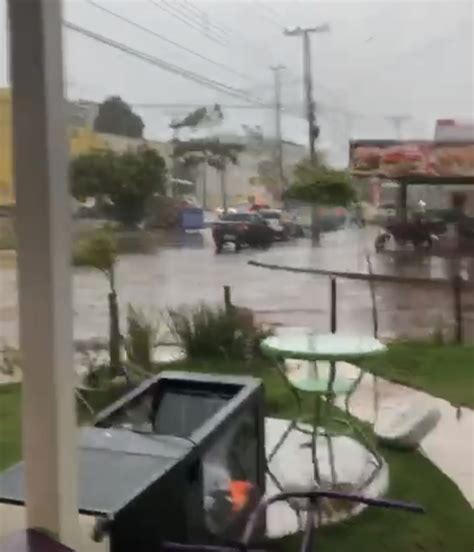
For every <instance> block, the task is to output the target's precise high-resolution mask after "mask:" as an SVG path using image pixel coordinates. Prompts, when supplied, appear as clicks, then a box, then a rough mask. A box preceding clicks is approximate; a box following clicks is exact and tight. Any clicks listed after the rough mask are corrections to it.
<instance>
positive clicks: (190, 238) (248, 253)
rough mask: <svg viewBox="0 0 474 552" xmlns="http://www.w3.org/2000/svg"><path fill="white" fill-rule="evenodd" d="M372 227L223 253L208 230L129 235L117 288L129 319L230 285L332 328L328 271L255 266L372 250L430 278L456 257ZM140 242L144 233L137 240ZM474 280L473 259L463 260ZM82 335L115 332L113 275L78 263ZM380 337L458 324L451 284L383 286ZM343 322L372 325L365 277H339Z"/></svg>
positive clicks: (12, 271) (77, 312) (361, 260)
mask: <svg viewBox="0 0 474 552" xmlns="http://www.w3.org/2000/svg"><path fill="white" fill-rule="evenodd" d="M373 232H374V231H373V230H372V229H370V228H369V229H362V230H342V231H338V232H334V233H330V234H325V235H324V236H323V239H322V243H321V245H320V246H319V247H312V246H311V242H310V241H309V240H306V239H302V240H298V241H295V242H289V243H285V244H275V245H274V246H273V247H272V248H271V249H269V250H268V251H260V250H245V251H241V252H240V253H238V254H236V253H234V252H233V251H231V250H229V251H226V252H225V253H223V254H221V255H216V254H215V253H214V248H213V244H212V238H211V236H210V233H209V231H204V232H202V233H197V234H190V235H184V236H183V235H176V234H175V235H168V236H166V238H165V239H160V240H158V239H154V238H153V239H148V240H146V243H145V245H144V244H143V243H140V245H141V247H137V246H136V245H137V244H136V243H132V242H133V241H134V240H133V239H132V240H130V239H129V240H126V243H125V244H124V246H125V249H126V250H128V251H130V250H131V249H132V250H135V251H136V250H141V251H142V252H139V253H130V252H129V253H124V254H122V255H121V256H120V261H119V264H118V267H117V287H118V295H119V301H120V304H121V314H122V317H124V316H125V314H126V306H127V305H128V304H131V305H133V306H134V307H135V308H137V307H138V308H141V309H143V310H144V312H145V313H146V314H147V315H148V316H149V317H151V318H153V319H155V320H157V321H158V320H162V321H163V322H162V323H163V326H165V322H164V321H165V319H166V312H167V310H168V309H170V308H176V307H178V306H180V305H195V304H198V303H200V302H207V303H215V304H219V303H220V304H222V303H223V286H224V285H229V286H230V287H231V292H232V301H233V303H234V304H236V305H239V306H245V307H249V308H251V309H253V310H254V311H255V312H256V313H257V317H258V319H259V320H261V321H263V322H267V323H271V324H276V325H290V326H311V327H314V328H316V329H317V330H319V331H327V330H329V281H328V278H327V277H321V276H314V275H310V274H297V273H291V272H283V271H271V270H268V269H264V268H257V267H253V266H249V265H248V261H249V260H251V259H253V260H259V261H262V262H268V263H272V264H277V265H286V266H293V267H300V268H323V269H328V270H331V269H333V270H338V271H345V270H346V271H352V272H367V261H366V255H367V254H369V253H370V254H371V255H372V257H371V258H372V263H373V271H374V272H377V273H386V274H397V275H410V276H419V277H426V278H430V277H431V278H435V277H436V278H440V277H441V278H442V277H448V276H449V274H450V271H451V270H452V266H451V265H452V262H453V261H446V260H443V259H441V258H437V257H428V256H426V257H423V258H418V257H417V256H416V255H415V254H414V253H407V254H403V255H386V254H384V255H375V253H374V251H373V247H372V244H373V238H374V235H373ZM135 241H136V240H135ZM459 266H460V267H461V269H462V270H463V272H464V273H465V274H467V275H470V276H471V278H472V279H474V265H473V264H472V263H471V265H468V264H467V261H465V260H462V261H458V268H459ZM73 287H74V333H75V339H76V340H83V339H89V338H98V337H105V336H106V335H107V332H108V314H107V292H108V288H107V281H106V279H105V278H104V276H103V275H102V274H101V273H99V272H98V271H95V270H91V269H83V268H81V269H75V270H74V276H73ZM375 289H376V296H377V301H376V303H377V310H378V317H379V335H380V336H382V337H420V336H426V335H429V334H432V333H434V332H439V331H443V332H445V333H446V335H451V334H452V331H453V316H452V315H453V301H452V293H451V291H450V289H449V287H446V289H440V288H431V287H430V286H419V285H417V286H408V285H406V284H405V285H401V284H385V283H384V284H376V288H375ZM463 308H464V326H465V334H466V336H468V337H470V338H472V337H474V293H473V292H470V293H467V292H465V293H464V294H463ZM17 313H18V311H17V290H16V258H15V255H14V254H13V253H8V252H4V253H0V345H1V344H2V343H1V341H3V342H4V343H5V342H6V343H8V344H11V345H15V344H16V343H17V339H18V314H17ZM337 324H338V330H341V331H344V332H350V333H356V334H367V333H370V334H371V333H372V331H373V324H372V308H371V301H370V292H369V286H368V284H367V283H366V282H355V281H352V280H343V279H338V283H337Z"/></svg>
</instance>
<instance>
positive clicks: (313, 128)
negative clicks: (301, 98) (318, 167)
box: [284, 23, 329, 163]
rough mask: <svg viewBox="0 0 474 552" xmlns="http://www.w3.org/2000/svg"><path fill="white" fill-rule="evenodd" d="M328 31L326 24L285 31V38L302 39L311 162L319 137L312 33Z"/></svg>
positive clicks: (314, 156)
mask: <svg viewBox="0 0 474 552" xmlns="http://www.w3.org/2000/svg"><path fill="white" fill-rule="evenodd" d="M328 31H329V25H328V24H327V23H325V24H323V25H318V26H317V27H306V28H304V29H303V28H301V27H296V28H294V29H285V30H284V34H285V35H286V36H301V37H302V39H303V75H304V95H305V105H306V119H307V121H308V141H309V155H310V159H311V162H312V163H314V162H315V161H316V150H315V142H316V140H317V138H318V136H319V126H318V125H317V121H316V113H315V105H314V99H313V77H312V73H311V40H310V35H311V34H312V33H325V32H328Z"/></svg>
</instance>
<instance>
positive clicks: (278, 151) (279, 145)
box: [270, 65, 285, 191]
mask: <svg viewBox="0 0 474 552" xmlns="http://www.w3.org/2000/svg"><path fill="white" fill-rule="evenodd" d="M270 69H271V70H272V71H273V79H274V85H275V158H276V161H277V164H278V177H279V179H280V183H281V187H282V191H284V188H285V173H284V170H283V139H282V135H281V78H280V76H281V71H282V70H283V69H284V66H283V65H275V66H273V67H270Z"/></svg>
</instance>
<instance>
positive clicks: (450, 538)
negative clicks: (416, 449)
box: [0, 361, 474, 552]
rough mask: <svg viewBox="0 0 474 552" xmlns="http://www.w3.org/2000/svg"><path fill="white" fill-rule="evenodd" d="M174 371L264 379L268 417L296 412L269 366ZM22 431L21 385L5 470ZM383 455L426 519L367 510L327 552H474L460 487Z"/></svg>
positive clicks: (292, 550) (10, 413)
mask: <svg viewBox="0 0 474 552" xmlns="http://www.w3.org/2000/svg"><path fill="white" fill-rule="evenodd" d="M174 368H176V369H180V370H193V371H207V372H214V373H215V372H216V371H221V372H222V373H234V374H235V373H242V374H243V373H245V374H251V375H254V376H257V377H261V378H263V380H264V382H265V389H266V399H267V412H268V414H271V415H274V416H282V417H283V416H285V417H286V416H288V415H289V414H291V413H292V410H293V405H292V402H291V400H289V397H288V393H287V391H286V388H285V387H284V385H283V384H282V382H281V381H280V379H279V378H278V376H277V375H276V373H275V371H274V370H272V369H271V368H270V367H269V365H268V364H267V363H266V362H263V361H261V362H258V363H254V364H253V365H251V366H249V367H246V368H244V367H243V365H242V363H235V362H226V361H212V362H211V361H202V362H187V363H181V364H176V365H175V366H174ZM19 429H20V424H19V387H18V386H4V387H0V467H5V466H6V465H8V464H10V463H11V462H13V461H14V460H16V459H18V458H19V455H20V445H19ZM383 454H384V457H385V458H386V460H387V461H388V463H389V465H390V473H391V488H390V493H389V494H390V496H391V497H393V498H397V499H400V500H408V501H414V502H418V503H420V504H422V505H423V506H424V507H425V508H426V509H427V511H428V513H427V515H424V516H420V515H413V514H411V515H410V514H407V513H400V512H390V511H381V510H374V509H371V510H367V511H366V512H364V513H363V514H362V515H361V516H360V517H358V518H356V519H355V520H352V521H350V522H347V523H344V524H341V525H338V526H335V527H330V528H325V529H324V530H323V531H322V532H321V533H322V534H321V550H322V552H323V551H327V552H473V550H474V533H473V529H472V528H473V527H474V516H473V513H472V509H471V507H470V505H469V504H468V503H467V501H466V500H465V499H464V498H463V496H462V494H461V493H460V492H459V490H458V489H457V487H456V486H455V485H454V484H453V483H452V482H451V481H450V480H449V479H448V478H447V477H446V476H445V475H443V474H442V473H441V472H440V471H439V470H438V469H437V468H436V467H435V466H434V465H432V464H431V462H429V461H428V460H427V459H426V458H424V457H423V456H422V455H421V454H418V453H407V452H394V451H388V450H383ZM297 543H298V541H297V540H296V539H294V538H288V539H283V540H281V541H278V542H274V543H273V547H272V549H274V550H275V551H278V552H296V551H297V550H298V545H297ZM318 550H319V549H318Z"/></svg>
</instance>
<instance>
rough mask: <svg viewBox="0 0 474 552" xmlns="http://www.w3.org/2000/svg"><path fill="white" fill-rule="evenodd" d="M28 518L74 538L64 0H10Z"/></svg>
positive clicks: (67, 539) (67, 541)
mask: <svg viewBox="0 0 474 552" xmlns="http://www.w3.org/2000/svg"><path fill="white" fill-rule="evenodd" d="M9 16H10V29H11V78H12V86H13V134H14V142H13V143H14V174H15V185H16V215H17V232H18V246H19V247H18V282H19V285H18V289H19V303H20V345H21V352H22V355H23V413H22V415H23V418H22V423H23V457H24V460H25V477H26V481H25V483H26V503H27V523H28V526H29V527H36V528H43V529H45V530H48V531H50V532H52V533H54V534H55V535H57V537H58V538H59V540H61V541H62V542H64V543H65V544H68V545H72V546H74V545H75V544H76V539H77V536H78V513H77V427H76V419H75V407H74V387H73V386H74V378H73V366H72V358H73V355H72V297H71V214H70V205H71V202H70V199H69V190H68V187H69V184H68V167H67V163H68V162H67V157H68V152H67V142H66V140H67V137H66V125H65V102H64V99H63V67H62V32H61V31H62V27H61V3H60V0H9Z"/></svg>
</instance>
